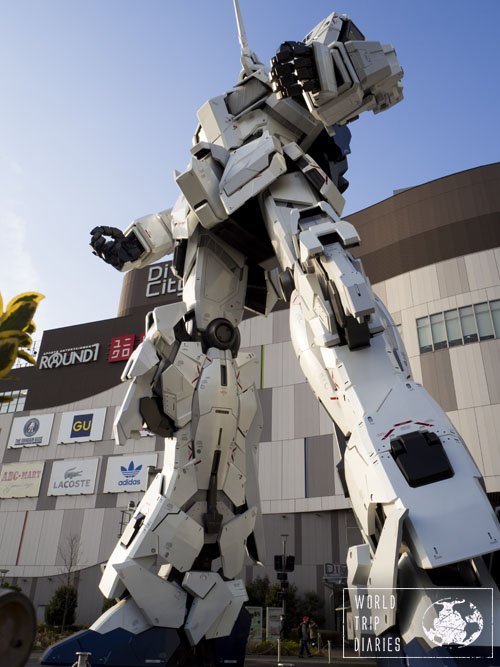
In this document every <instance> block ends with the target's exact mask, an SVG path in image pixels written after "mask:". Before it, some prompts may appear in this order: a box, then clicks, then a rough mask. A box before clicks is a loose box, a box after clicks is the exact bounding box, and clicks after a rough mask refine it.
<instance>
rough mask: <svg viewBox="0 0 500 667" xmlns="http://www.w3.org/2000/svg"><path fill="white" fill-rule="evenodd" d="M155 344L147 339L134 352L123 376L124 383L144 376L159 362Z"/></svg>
mask: <svg viewBox="0 0 500 667" xmlns="http://www.w3.org/2000/svg"><path fill="white" fill-rule="evenodd" d="M159 361H160V360H159V358H158V354H157V353H156V348H155V346H154V345H153V343H152V342H151V341H150V340H148V339H147V338H145V339H144V340H143V341H142V343H141V344H140V345H139V347H138V348H137V349H136V350H134V351H133V352H132V354H131V355H130V359H129V360H128V361H127V363H126V365H125V368H124V369H123V373H122V376H121V379H122V381H125V380H131V379H132V378H134V377H138V376H140V375H144V373H147V372H148V371H149V370H151V369H152V368H153V367H154V366H156V364H157V363H158V362H159Z"/></svg>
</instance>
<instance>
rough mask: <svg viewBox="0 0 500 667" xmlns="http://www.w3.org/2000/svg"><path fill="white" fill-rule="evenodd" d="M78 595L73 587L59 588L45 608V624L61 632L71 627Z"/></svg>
mask: <svg viewBox="0 0 500 667" xmlns="http://www.w3.org/2000/svg"><path fill="white" fill-rule="evenodd" d="M77 604H78V595H77V592H76V588H74V587H73V586H59V588H58V589H57V590H56V592H55V593H54V595H53V596H52V599H51V600H50V602H49V604H48V605H47V606H46V607H45V622H46V623H47V625H50V626H52V627H60V628H61V630H64V628H66V627H68V626H69V625H73V623H74V622H75V610H76V607H77Z"/></svg>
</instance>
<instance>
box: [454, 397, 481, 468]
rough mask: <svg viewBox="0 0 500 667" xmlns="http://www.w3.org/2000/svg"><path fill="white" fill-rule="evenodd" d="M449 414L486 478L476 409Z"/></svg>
mask: <svg viewBox="0 0 500 667" xmlns="http://www.w3.org/2000/svg"><path fill="white" fill-rule="evenodd" d="M447 414H448V417H449V418H450V420H451V423H452V424H453V426H454V427H455V428H456V429H457V431H458V432H459V433H460V435H461V436H462V438H463V440H464V442H465V445H466V447H467V449H468V450H469V452H470V454H471V456H472V458H473V459H474V462H475V464H476V465H477V467H478V468H479V470H480V472H481V474H482V475H483V476H484V475H485V474H486V470H485V467H484V461H483V452H482V450H481V443H480V442H479V433H478V430H477V422H476V410H475V408H468V409H467V410H455V411H454V412H448V413H447Z"/></svg>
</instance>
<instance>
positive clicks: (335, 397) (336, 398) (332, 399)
mask: <svg viewBox="0 0 500 667" xmlns="http://www.w3.org/2000/svg"><path fill="white" fill-rule="evenodd" d="M330 400H331V401H338V400H339V397H338V396H330Z"/></svg>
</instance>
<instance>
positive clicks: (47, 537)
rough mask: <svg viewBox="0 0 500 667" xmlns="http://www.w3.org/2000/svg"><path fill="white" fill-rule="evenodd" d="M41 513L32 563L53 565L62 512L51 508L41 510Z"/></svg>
mask: <svg viewBox="0 0 500 667" xmlns="http://www.w3.org/2000/svg"><path fill="white" fill-rule="evenodd" d="M41 514H43V521H42V531H41V533H40V539H39V542H38V549H37V552H36V561H35V563H33V564H34V565H54V564H55V562H56V558H57V550H58V546H59V537H60V534H61V526H62V521H63V515H64V512H62V511H59V512H58V511H57V510H51V511H46V512H41Z"/></svg>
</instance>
